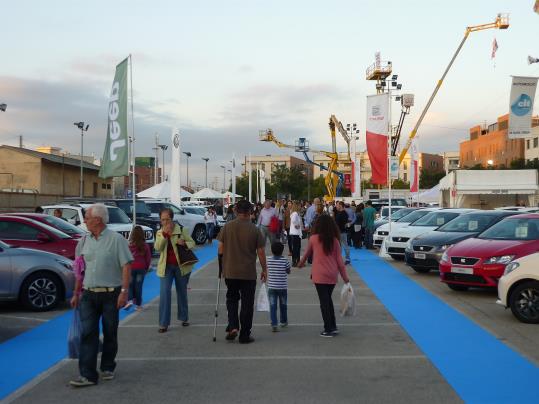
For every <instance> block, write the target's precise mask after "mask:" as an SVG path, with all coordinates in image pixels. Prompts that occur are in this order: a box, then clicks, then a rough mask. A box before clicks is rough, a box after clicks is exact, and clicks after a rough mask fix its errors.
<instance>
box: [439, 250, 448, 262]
mask: <svg viewBox="0 0 539 404" xmlns="http://www.w3.org/2000/svg"><path fill="white" fill-rule="evenodd" d="M441 260H442V261H443V262H447V261H449V257H448V256H447V251H444V253H443V254H442V258H441Z"/></svg>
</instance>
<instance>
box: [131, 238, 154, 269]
mask: <svg viewBox="0 0 539 404" xmlns="http://www.w3.org/2000/svg"><path fill="white" fill-rule="evenodd" d="M129 249H130V250H131V254H133V262H132V263H131V269H148V268H150V264H151V263H152V253H151V251H150V247H148V244H147V243H144V254H140V253H139V252H138V251H137V247H136V246H135V245H134V244H129Z"/></svg>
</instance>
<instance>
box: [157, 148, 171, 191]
mask: <svg viewBox="0 0 539 404" xmlns="http://www.w3.org/2000/svg"><path fill="white" fill-rule="evenodd" d="M157 147H160V148H161V150H163V169H162V170H161V182H163V181H165V151H166V150H167V149H168V146H167V145H166V144H159V145H157Z"/></svg>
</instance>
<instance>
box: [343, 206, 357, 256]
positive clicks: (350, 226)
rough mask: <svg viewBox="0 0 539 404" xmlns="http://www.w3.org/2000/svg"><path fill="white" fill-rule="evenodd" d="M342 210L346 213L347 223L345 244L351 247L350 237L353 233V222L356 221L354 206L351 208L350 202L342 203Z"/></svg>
mask: <svg viewBox="0 0 539 404" xmlns="http://www.w3.org/2000/svg"><path fill="white" fill-rule="evenodd" d="M344 210H345V211H346V213H347V214H348V224H347V226H346V244H348V246H349V247H352V237H353V235H354V222H355V221H356V207H355V206H354V207H353V208H352V207H351V206H350V204H348V203H345V204H344Z"/></svg>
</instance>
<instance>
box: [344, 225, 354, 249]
mask: <svg viewBox="0 0 539 404" xmlns="http://www.w3.org/2000/svg"><path fill="white" fill-rule="evenodd" d="M353 235H354V225H351V227H349V228H348V229H346V244H348V246H349V247H352V237H353Z"/></svg>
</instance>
